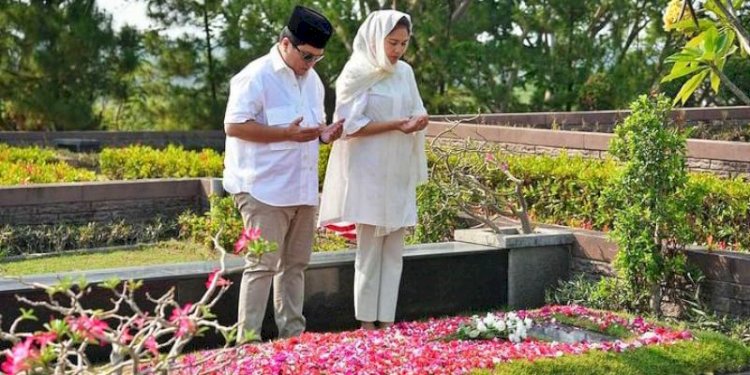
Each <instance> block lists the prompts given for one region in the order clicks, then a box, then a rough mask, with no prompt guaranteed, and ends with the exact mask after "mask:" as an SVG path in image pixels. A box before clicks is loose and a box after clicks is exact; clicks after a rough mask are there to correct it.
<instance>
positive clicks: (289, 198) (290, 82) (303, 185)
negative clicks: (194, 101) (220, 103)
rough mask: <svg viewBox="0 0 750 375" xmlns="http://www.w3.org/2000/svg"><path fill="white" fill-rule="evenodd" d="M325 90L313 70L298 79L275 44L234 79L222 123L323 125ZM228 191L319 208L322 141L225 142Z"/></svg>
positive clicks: (280, 203)
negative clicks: (320, 150) (319, 147)
mask: <svg viewBox="0 0 750 375" xmlns="http://www.w3.org/2000/svg"><path fill="white" fill-rule="evenodd" d="M324 96H325V91H324V88H323V83H322V82H321V81H320V77H318V74H317V73H316V72H315V71H314V70H312V69H311V70H309V71H308V72H307V73H306V74H305V75H304V76H302V77H297V76H295V74H294V71H292V70H291V69H290V68H289V67H288V66H287V65H286V63H284V60H283V59H282V58H281V55H280V54H279V51H278V49H277V46H276V45H274V46H273V48H271V51H270V52H269V53H268V54H267V55H265V56H263V57H261V58H259V59H257V60H254V61H253V62H251V63H250V64H248V65H247V66H246V67H245V68H244V69H243V70H242V71H241V72H239V73H238V74H237V75H235V76H234V77H232V80H231V81H230V88H229V100H228V102H227V110H226V114H225V117H224V123H226V124H231V123H234V124H237V123H244V122H246V121H247V120H254V121H255V122H257V123H260V124H264V125H267V126H279V127H286V126H289V123H290V122H292V121H293V120H294V119H295V118H297V117H303V120H302V124H301V125H302V126H309V127H315V126H318V124H319V123H323V122H325V109H324V107H323V98H324ZM223 185H224V190H226V191H228V192H229V193H232V194H237V193H240V192H247V193H249V194H250V195H252V196H253V198H255V199H257V200H259V201H261V202H263V203H266V204H268V205H271V206H297V205H311V206H314V205H317V204H318V140H317V139H316V140H314V141H310V142H303V143H300V142H292V141H288V142H274V143H258V142H248V141H243V140H241V139H239V138H235V137H227V138H226V149H225V154H224V180H223Z"/></svg>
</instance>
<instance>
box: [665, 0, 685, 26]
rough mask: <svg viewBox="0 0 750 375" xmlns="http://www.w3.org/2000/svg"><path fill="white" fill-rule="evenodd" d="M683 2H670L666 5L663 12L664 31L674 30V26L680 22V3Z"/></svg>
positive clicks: (676, 0)
mask: <svg viewBox="0 0 750 375" xmlns="http://www.w3.org/2000/svg"><path fill="white" fill-rule="evenodd" d="M683 1H684V0H672V1H670V2H669V5H667V10H666V11H665V12H664V18H663V20H664V30H666V31H669V30H672V29H673V28H674V24H675V23H677V22H679V21H680V12H682V2H683Z"/></svg>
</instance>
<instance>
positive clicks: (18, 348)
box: [0, 337, 39, 374]
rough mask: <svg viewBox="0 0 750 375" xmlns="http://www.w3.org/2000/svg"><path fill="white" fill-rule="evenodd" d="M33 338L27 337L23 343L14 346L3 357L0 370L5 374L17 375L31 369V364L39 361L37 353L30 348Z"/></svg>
mask: <svg viewBox="0 0 750 375" xmlns="http://www.w3.org/2000/svg"><path fill="white" fill-rule="evenodd" d="M33 344H34V337H27V338H26V339H25V340H24V341H22V342H19V343H18V344H16V345H14V346H13V348H11V349H10V351H8V352H7V354H6V355H5V362H3V364H2V365H0V369H2V370H3V372H4V373H6V374H18V373H20V372H22V371H26V370H29V369H31V368H32V364H33V363H34V362H35V361H36V360H37V359H39V351H38V350H37V349H35V348H33V347H32V345H33Z"/></svg>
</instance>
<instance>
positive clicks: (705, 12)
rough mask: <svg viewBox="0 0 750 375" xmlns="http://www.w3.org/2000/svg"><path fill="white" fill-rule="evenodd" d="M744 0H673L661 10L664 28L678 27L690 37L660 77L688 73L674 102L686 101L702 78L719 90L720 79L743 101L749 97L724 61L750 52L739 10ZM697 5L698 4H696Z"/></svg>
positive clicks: (749, 39)
mask: <svg viewBox="0 0 750 375" xmlns="http://www.w3.org/2000/svg"><path fill="white" fill-rule="evenodd" d="M745 2H746V1H745V0H733V1H732V0H698V1H694V0H672V1H670V3H669V6H668V7H667V10H666V12H665V14H664V28H665V29H666V30H667V31H671V30H674V31H677V32H679V33H682V34H684V35H685V36H687V37H689V38H690V39H689V40H688V42H687V43H686V44H685V47H684V48H683V49H682V50H681V51H680V52H678V53H676V54H674V55H672V56H670V57H669V58H668V59H667V61H669V62H672V63H673V64H674V65H673V66H672V70H671V71H670V73H669V74H668V75H667V76H666V77H664V78H663V79H662V82H669V81H672V80H675V79H678V78H682V77H685V76H689V77H690V78H689V79H688V80H687V81H685V83H684V84H683V85H682V88H680V91H679V92H678V93H677V95H676V96H675V98H674V101H673V104H676V103H677V102H681V103H682V104H685V102H686V101H687V100H688V99H689V98H690V96H691V95H692V94H693V93H694V92H695V90H696V89H698V87H699V86H700V84H701V83H702V82H704V80H706V79H709V80H710V82H711V88H712V89H713V90H714V92H716V93H718V91H719V86H720V85H721V84H722V83H723V84H725V85H726V86H727V88H729V90H730V91H731V92H732V93H733V94H734V95H735V96H737V98H738V99H739V100H741V101H742V102H743V103H745V104H747V105H750V97H748V95H747V94H746V93H744V92H743V91H742V90H741V89H740V88H739V87H737V85H735V84H734V83H733V82H732V81H731V80H730V79H729V77H727V75H726V74H724V71H723V69H724V65H725V64H726V62H727V60H728V59H729V58H730V57H731V56H732V55H734V54H737V53H739V54H740V55H741V56H742V57H743V58H748V56H750V34H748V31H747V29H745V27H744V26H743V25H742V22H741V21H740V18H739V14H740V12H741V11H742V10H743V7H745ZM695 5H697V6H695Z"/></svg>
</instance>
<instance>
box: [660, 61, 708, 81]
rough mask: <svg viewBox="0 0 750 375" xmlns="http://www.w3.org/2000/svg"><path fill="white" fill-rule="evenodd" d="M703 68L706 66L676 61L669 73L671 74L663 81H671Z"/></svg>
mask: <svg viewBox="0 0 750 375" xmlns="http://www.w3.org/2000/svg"><path fill="white" fill-rule="evenodd" d="M702 68H704V67H703V66H702V65H699V64H685V63H676V64H674V66H673V67H672V71H671V72H670V73H669V75H667V76H666V77H664V78H662V80H661V82H662V83H663V82H669V81H672V80H675V79H677V78H680V77H683V76H686V75H688V74H690V73H693V72H695V71H697V70H699V69H702Z"/></svg>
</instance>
